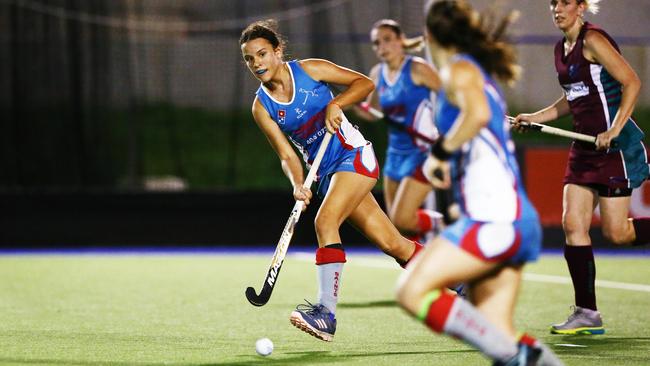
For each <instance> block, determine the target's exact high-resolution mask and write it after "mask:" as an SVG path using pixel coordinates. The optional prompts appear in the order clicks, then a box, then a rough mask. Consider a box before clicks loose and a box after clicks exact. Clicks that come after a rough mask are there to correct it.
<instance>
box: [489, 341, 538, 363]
mask: <svg viewBox="0 0 650 366" xmlns="http://www.w3.org/2000/svg"><path fill="white" fill-rule="evenodd" d="M518 347H519V351H518V352H517V354H516V355H514V356H512V358H510V359H509V360H507V361H496V362H495V363H493V365H494V366H534V365H537V361H538V360H539V358H540V356H541V355H542V349H541V348H537V347H532V346H529V345H527V344H524V343H519V344H518Z"/></svg>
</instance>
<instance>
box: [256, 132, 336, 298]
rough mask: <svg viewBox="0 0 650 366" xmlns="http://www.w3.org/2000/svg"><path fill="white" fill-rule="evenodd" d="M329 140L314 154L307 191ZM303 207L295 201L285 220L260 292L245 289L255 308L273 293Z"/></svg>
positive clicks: (299, 202)
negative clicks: (287, 218)
mask: <svg viewBox="0 0 650 366" xmlns="http://www.w3.org/2000/svg"><path fill="white" fill-rule="evenodd" d="M331 139H332V134H331V133H326V134H325V137H324V138H323V141H322V142H321V144H320V147H319V148H318V152H316V157H315V158H314V162H313V163H312V164H311V168H310V169H309V173H307V178H305V182H304V183H303V184H302V186H303V187H305V188H307V189H309V188H310V187H311V184H312V182H313V181H314V178H316V172H317V171H318V167H319V166H320V162H321V160H323V155H325V150H327V146H328V145H329V143H330V140H331ZM304 206H305V202H304V201H300V200H296V204H295V205H293V209H292V210H291V214H290V215H289V220H287V223H286V225H284V230H282V235H280V240H279V241H278V245H277V246H276V247H275V253H273V259H271V265H270V267H269V272H268V273H267V274H266V277H265V278H264V283H263V284H262V290H261V291H260V293H259V295H258V294H257V292H255V289H254V288H252V287H248V288H247V289H246V299H248V301H249V302H250V303H251V304H253V305H255V306H264V305H265V304H266V303H267V302H268V301H269V299H270V298H271V293H272V292H273V288H274V287H275V284H276V282H277V280H278V276H279V275H280V269H281V268H282V263H283V262H284V257H285V256H286V254H287V250H288V249H289V243H290V242H291V237H293V229H294V228H295V227H296V224H297V223H298V220H300V214H301V213H302V209H303V207H304Z"/></svg>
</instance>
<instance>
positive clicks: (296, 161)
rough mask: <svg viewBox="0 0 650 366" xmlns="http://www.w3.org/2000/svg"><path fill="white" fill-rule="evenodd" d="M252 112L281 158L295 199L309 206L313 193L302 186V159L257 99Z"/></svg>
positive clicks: (283, 169)
mask: <svg viewBox="0 0 650 366" xmlns="http://www.w3.org/2000/svg"><path fill="white" fill-rule="evenodd" d="M252 112H253V118H254V119H255V123H257V126H258V127H259V128H260V130H262V132H263V133H264V135H265V136H266V139H267V140H268V141H269V143H270V144H271V147H272V148H273V150H275V153H276V154H277V155H278V158H280V164H281V165H282V171H283V172H284V175H286V176H287V178H289V181H290V182H291V185H292V186H293V195H294V198H295V199H297V200H303V201H305V205H308V204H309V199H310V198H311V191H310V190H309V189H305V188H304V187H303V186H302V184H303V182H304V172H303V168H302V163H301V162H300V158H299V157H298V155H296V152H295V151H294V150H293V147H291V144H290V143H289V141H288V140H287V138H286V137H285V136H284V134H283V133H282V131H281V130H280V127H278V125H277V124H276V123H275V122H274V121H273V119H271V116H270V115H269V113H268V112H267V110H266V109H265V108H264V106H262V103H260V101H259V100H258V99H257V98H255V101H254V102H253V108H252Z"/></svg>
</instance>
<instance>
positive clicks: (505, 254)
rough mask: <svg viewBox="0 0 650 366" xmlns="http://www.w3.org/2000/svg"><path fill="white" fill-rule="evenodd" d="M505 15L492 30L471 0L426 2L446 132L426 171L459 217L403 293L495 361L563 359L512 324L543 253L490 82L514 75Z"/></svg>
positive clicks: (412, 306) (405, 302) (433, 325)
mask: <svg viewBox="0 0 650 366" xmlns="http://www.w3.org/2000/svg"><path fill="white" fill-rule="evenodd" d="M508 22H509V21H508V18H505V20H504V21H503V22H502V23H501V24H500V25H499V26H497V28H495V29H496V31H495V32H494V33H493V32H492V31H489V30H488V29H486V28H485V24H486V23H485V22H483V21H482V19H481V17H480V16H479V15H478V14H477V13H476V12H475V11H474V10H473V9H472V8H471V7H470V6H469V5H468V4H467V3H466V2H465V1H462V0H453V1H452V0H439V1H435V2H432V5H431V6H430V7H429V11H428V14H427V17H426V37H427V42H428V43H427V45H428V46H429V49H430V50H431V55H432V57H433V60H434V63H435V65H436V66H437V67H438V68H439V70H440V75H441V79H442V90H441V91H440V93H439V94H438V98H437V101H436V109H437V111H436V125H437V126H438V130H439V133H440V138H439V139H438V140H437V141H436V143H435V144H433V147H432V150H431V152H432V157H430V158H429V159H428V160H427V162H425V165H424V170H425V174H427V176H428V177H429V178H430V180H431V182H432V183H433V184H434V186H435V187H437V188H446V187H449V186H452V188H453V190H454V193H455V195H456V200H457V202H458V203H459V205H460V207H461V216H460V218H459V219H458V220H457V221H456V222H455V223H454V224H452V225H450V226H448V227H446V228H445V229H444V230H443V231H442V232H441V234H440V235H439V236H438V237H436V238H435V239H434V240H433V241H431V242H430V243H429V244H428V245H427V247H426V248H425V249H424V250H423V251H422V254H420V255H419V256H418V257H417V258H415V260H414V261H413V263H411V264H410V265H409V267H408V269H407V272H406V273H405V274H404V277H403V278H402V279H401V281H400V284H399V288H398V294H397V297H398V301H399V303H400V305H401V306H402V307H403V308H404V309H405V310H407V311H408V312H409V313H410V314H411V315H413V316H414V317H416V318H417V319H419V320H420V321H421V322H423V323H424V324H426V325H427V326H428V327H429V328H430V329H431V330H433V331H436V332H439V333H445V334H448V335H451V336H453V337H455V338H458V339H461V340H463V341H465V342H467V343H469V344H471V345H473V346H474V347H476V348H477V349H479V350H480V351H481V352H482V353H483V354H484V355H486V356H487V357H489V358H490V359H491V360H493V361H494V362H495V364H497V365H537V364H538V362H539V364H545V365H557V364H561V362H560V361H559V360H557V358H556V357H555V355H554V354H553V353H552V352H551V351H550V350H549V349H548V348H547V347H545V346H543V345H542V344H541V343H540V342H539V341H537V340H535V339H533V338H532V337H530V336H528V335H523V336H518V335H517V332H516V331H515V327H514V324H513V317H514V308H515V304H516V302H517V294H518V291H519V284H520V282H521V275H522V272H523V267H524V264H525V263H526V262H528V261H534V260H536V259H537V256H538V254H539V251H540V247H541V226H540V223H539V218H538V216H537V212H536V211H535V208H534V207H533V206H532V204H531V203H530V201H529V200H528V197H527V196H526V192H525V191H524V188H523V182H522V181H521V177H520V174H519V168H518V166H517V161H516V158H515V155H514V144H513V142H512V140H511V138H510V131H509V125H508V122H507V119H506V116H505V113H506V110H505V109H506V105H505V101H504V98H503V95H502V94H501V91H500V89H499V87H498V85H497V83H496V82H495V81H494V80H493V76H494V77H497V78H499V79H500V80H502V81H504V82H511V81H513V80H514V79H515V78H516V76H517V71H518V70H517V65H516V63H515V61H516V57H515V54H514V50H513V47H512V46H511V45H510V44H508V43H506V42H503V41H502V40H500V34H499V33H500V30H504V29H505V27H506V26H507V24H508ZM489 23H490V22H488V24H489ZM434 172H435V174H434ZM458 282H464V283H467V286H468V288H469V290H468V294H469V298H468V300H465V299H463V298H460V297H459V296H457V295H456V294H454V293H452V292H450V291H448V290H446V288H445V287H446V286H449V285H451V284H454V283H458Z"/></svg>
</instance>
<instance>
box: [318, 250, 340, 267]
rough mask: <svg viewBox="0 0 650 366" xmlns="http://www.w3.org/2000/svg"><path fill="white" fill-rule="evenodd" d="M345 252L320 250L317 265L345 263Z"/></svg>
mask: <svg viewBox="0 0 650 366" xmlns="http://www.w3.org/2000/svg"><path fill="white" fill-rule="evenodd" d="M345 262H346V259H345V251H343V250H342V249H336V248H318V249H317V250H316V264H317V265H321V264H328V263H345Z"/></svg>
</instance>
